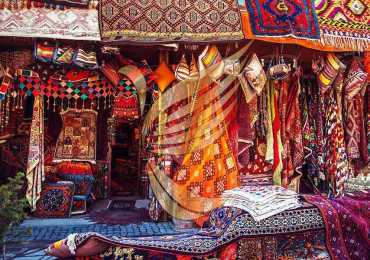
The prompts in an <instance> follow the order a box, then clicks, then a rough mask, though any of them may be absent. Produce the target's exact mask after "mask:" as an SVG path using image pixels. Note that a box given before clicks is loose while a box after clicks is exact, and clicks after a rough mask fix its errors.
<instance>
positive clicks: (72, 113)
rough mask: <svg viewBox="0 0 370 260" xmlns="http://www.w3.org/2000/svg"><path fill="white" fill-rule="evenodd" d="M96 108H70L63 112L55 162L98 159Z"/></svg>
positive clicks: (93, 161)
mask: <svg viewBox="0 0 370 260" xmlns="http://www.w3.org/2000/svg"><path fill="white" fill-rule="evenodd" d="M97 115H98V113H97V112H96V111H94V110H90V109H84V110H78V109H68V110H67V111H65V112H62V113H61V117H62V120H63V127H62V130H61V132H60V134H59V137H58V141H57V144H56V149H55V155H54V162H60V161H71V160H72V161H89V162H92V163H95V160H96V121H97Z"/></svg>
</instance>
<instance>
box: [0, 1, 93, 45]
mask: <svg viewBox="0 0 370 260" xmlns="http://www.w3.org/2000/svg"><path fill="white" fill-rule="evenodd" d="M0 36H13V37H33V38H36V37H37V38H52V39H68V40H86V41H100V32H99V22H98V12H97V10H92V9H91V10H88V9H73V8H72V9H68V10H57V9H47V8H32V9H27V8H25V9H20V10H9V9H3V10H0Z"/></svg>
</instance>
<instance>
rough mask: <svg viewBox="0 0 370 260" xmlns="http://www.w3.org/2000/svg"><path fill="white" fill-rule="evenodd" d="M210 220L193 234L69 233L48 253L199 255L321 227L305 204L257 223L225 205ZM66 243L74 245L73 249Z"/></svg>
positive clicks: (316, 215) (314, 211)
mask: <svg viewBox="0 0 370 260" xmlns="http://www.w3.org/2000/svg"><path fill="white" fill-rule="evenodd" d="M210 220H211V221H210V222H211V226H210V228H209V229H205V230H201V231H199V232H198V233H195V234H194V233H184V234H179V235H171V236H151V237H137V238H135V237H131V238H130V237H105V236H102V235H100V234H97V233H80V234H71V235H70V236H69V237H68V238H67V239H66V240H64V241H62V242H56V243H55V244H54V245H52V246H51V247H49V249H48V250H47V253H48V254H50V255H53V256H61V253H63V254H64V255H63V256H64V257H66V256H71V255H76V256H79V255H85V256H86V255H96V254H100V253H103V252H104V250H105V249H106V248H107V247H108V246H109V245H117V246H121V247H126V248H134V249H135V250H136V249H144V250H152V251H157V252H161V253H169V254H177V255H191V256H202V255H208V254H211V253H213V252H216V251H217V250H218V249H219V248H222V247H225V246H228V245H230V244H232V243H233V242H234V241H239V240H240V239H242V238H248V237H265V236H276V235H282V234H293V233H295V234H298V233H304V232H312V231H315V232H318V231H320V230H323V228H324V225H323V220H322V218H321V216H320V212H319V210H318V209H317V208H315V207H313V206H308V205H306V206H304V207H302V208H299V209H294V210H289V211H285V212H282V213H280V214H277V215H275V216H273V217H270V218H267V219H264V220H262V221H260V222H256V221H255V220H254V219H253V218H252V217H251V216H250V215H249V214H248V213H245V212H242V211H240V210H237V209H235V208H228V207H225V208H220V209H218V210H216V211H215V212H214V213H212V214H211V217H210ZM68 245H73V248H72V251H71V247H68ZM94 248H95V249H94ZM96 248H100V250H101V251H96ZM82 251H84V252H82ZM93 251H94V252H95V253H93ZM221 259H228V258H221Z"/></svg>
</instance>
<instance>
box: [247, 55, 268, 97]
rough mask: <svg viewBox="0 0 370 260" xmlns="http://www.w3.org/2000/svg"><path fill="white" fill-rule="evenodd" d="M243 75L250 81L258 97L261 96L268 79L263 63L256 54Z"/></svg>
mask: <svg viewBox="0 0 370 260" xmlns="http://www.w3.org/2000/svg"><path fill="white" fill-rule="evenodd" d="M243 74H244V75H245V77H246V79H247V80H248V83H249V84H250V86H251V87H252V88H253V89H254V90H255V91H256V93H257V95H259V94H261V91H262V89H263V87H264V86H265V84H266V81H267V77H266V73H265V71H264V70H263V66H262V64H261V62H260V61H259V59H258V57H257V55H256V54H255V53H254V54H253V55H252V57H251V59H250V60H249V61H248V63H247V64H246V66H245V67H244V70H243Z"/></svg>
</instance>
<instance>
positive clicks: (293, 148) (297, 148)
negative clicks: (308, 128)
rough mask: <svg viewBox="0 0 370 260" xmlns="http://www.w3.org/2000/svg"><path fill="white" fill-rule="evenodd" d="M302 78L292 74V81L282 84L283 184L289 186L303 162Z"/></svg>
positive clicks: (280, 103)
mask: <svg viewBox="0 0 370 260" xmlns="http://www.w3.org/2000/svg"><path fill="white" fill-rule="evenodd" d="M300 88H301V86H300V79H299V77H298V76H297V75H292V76H291V78H290V81H289V82H287V81H282V82H281V85H280V97H279V107H280V120H281V140H282V144H283V155H282V160H283V171H282V186H283V187H288V185H289V179H290V178H291V177H292V176H293V174H294V173H295V172H297V173H301V171H300V169H301V168H302V162H303V157H304V154H303V143H302V125H301V111H300V104H299V95H300V91H301V90H300Z"/></svg>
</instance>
